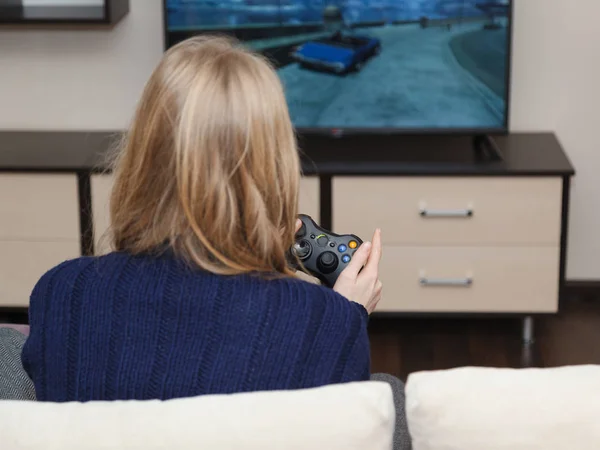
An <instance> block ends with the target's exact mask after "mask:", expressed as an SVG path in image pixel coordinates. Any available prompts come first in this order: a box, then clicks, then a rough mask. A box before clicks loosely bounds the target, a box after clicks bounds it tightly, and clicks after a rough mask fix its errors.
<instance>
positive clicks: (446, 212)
mask: <svg viewBox="0 0 600 450" xmlns="http://www.w3.org/2000/svg"><path fill="white" fill-rule="evenodd" d="M419 214H420V215H421V217H473V209H472V208H465V209H428V208H421V209H420V210H419Z"/></svg>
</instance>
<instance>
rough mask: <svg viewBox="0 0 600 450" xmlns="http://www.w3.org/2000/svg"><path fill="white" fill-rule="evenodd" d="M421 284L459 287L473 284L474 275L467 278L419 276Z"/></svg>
mask: <svg viewBox="0 0 600 450" xmlns="http://www.w3.org/2000/svg"><path fill="white" fill-rule="evenodd" d="M419 284H420V285H421V286H458V287H463V286H464V287H469V286H471V285H472V284H473V278H472V277H465V278H428V277H421V278H419Z"/></svg>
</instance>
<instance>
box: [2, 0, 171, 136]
mask: <svg viewBox="0 0 600 450" xmlns="http://www.w3.org/2000/svg"><path fill="white" fill-rule="evenodd" d="M130 2H131V12H130V14H128V15H127V16H126V17H125V19H124V20H123V21H122V22H121V23H120V24H118V25H117V26H116V27H115V28H114V29H112V30H93V31H90V30H79V31H58V30H57V31H54V30H52V31H48V30H46V31H44V30H31V29H28V30H22V31H20V30H19V31H4V30H2V31H0V129H31V128H37V129H50V130H55V129H61V130H63V129H64V130H77V129H85V130H87V129H90V130H94V129H98V130H114V129H122V128H123V127H125V126H126V125H127V123H128V121H129V119H130V117H131V114H132V110H133V107H134V105H135V102H136V101H137V99H138V97H139V96H140V93H141V90H142V88H143V86H144V83H145V82H146V79H147V78H148V76H149V75H150V73H151V71H152V69H153V67H154V66H155V65H156V64H157V62H158V61H159V59H160V57H161V55H162V50H163V36H162V28H163V24H162V11H161V0H130Z"/></svg>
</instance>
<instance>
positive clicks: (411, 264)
mask: <svg viewBox="0 0 600 450" xmlns="http://www.w3.org/2000/svg"><path fill="white" fill-rule="evenodd" d="M558 274H559V248H558V247H408V246H407V247H399V246H386V247H385V248H384V250H383V254H382V260H381V263H380V277H381V280H382V282H383V298H382V300H381V302H380V304H379V307H378V309H377V310H378V311H380V312H385V311H387V312H390V311H394V312H403V311H409V312H556V311H557V308H558Z"/></svg>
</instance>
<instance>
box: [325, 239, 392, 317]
mask: <svg viewBox="0 0 600 450" xmlns="http://www.w3.org/2000/svg"><path fill="white" fill-rule="evenodd" d="M380 259H381V230H379V229H377V230H375V234H373V242H372V243H371V242H365V243H364V244H362V245H361V246H360V247H359V248H358V250H357V251H356V253H354V256H353V257H352V260H351V261H350V263H349V264H348V267H346V268H345V269H344V270H343V272H342V273H341V274H340V276H339V277H338V279H337V281H336V283H335V286H333V290H334V291H336V292H338V293H339V294H341V295H343V296H344V297H346V298H347V299H348V300H352V301H353V302H356V303H360V304H361V305H363V306H364V307H365V309H366V310H367V312H368V313H369V314H371V313H372V312H373V311H374V310H375V308H376V306H377V303H379V300H381V289H382V284H381V281H380V280H379V260H380ZM363 267H364V268H363ZM361 269H362V271H361Z"/></svg>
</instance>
